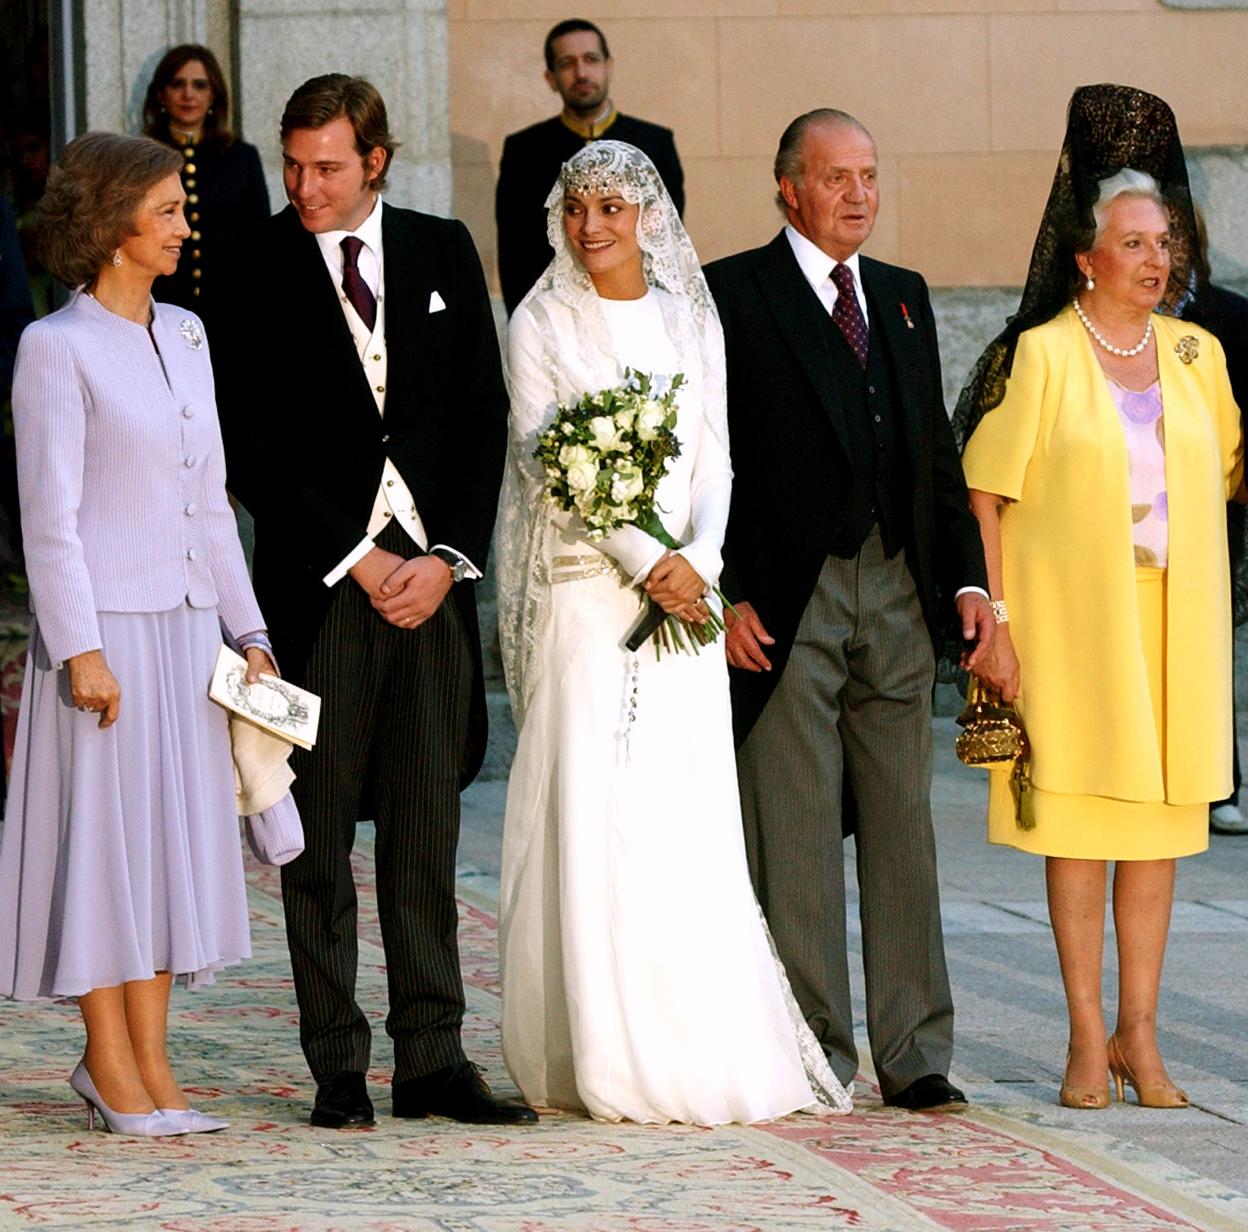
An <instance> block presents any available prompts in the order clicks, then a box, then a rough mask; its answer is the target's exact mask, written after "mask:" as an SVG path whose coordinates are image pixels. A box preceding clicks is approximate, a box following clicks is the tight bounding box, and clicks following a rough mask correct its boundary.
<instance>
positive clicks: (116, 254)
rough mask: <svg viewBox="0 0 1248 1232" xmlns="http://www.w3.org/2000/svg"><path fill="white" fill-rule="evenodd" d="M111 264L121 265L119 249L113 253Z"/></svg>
mask: <svg viewBox="0 0 1248 1232" xmlns="http://www.w3.org/2000/svg"><path fill="white" fill-rule="evenodd" d="M113 264H114V265H120V264H121V249H120V248H118V249H117V251H116V252H114V253H113Z"/></svg>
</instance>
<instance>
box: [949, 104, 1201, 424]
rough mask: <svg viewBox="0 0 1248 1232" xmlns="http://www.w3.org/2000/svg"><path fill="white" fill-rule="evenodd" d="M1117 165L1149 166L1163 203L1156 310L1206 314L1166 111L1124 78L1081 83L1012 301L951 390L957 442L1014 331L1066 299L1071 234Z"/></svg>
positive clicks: (994, 383) (1000, 381)
mask: <svg viewBox="0 0 1248 1232" xmlns="http://www.w3.org/2000/svg"><path fill="white" fill-rule="evenodd" d="M1124 167H1131V168H1133V169H1134V170H1136V171H1143V172H1146V173H1147V174H1148V175H1151V176H1152V177H1153V179H1155V180H1156V181H1157V183H1158V184H1159V185H1160V187H1161V192H1162V196H1163V198H1164V199H1165V201H1166V203H1167V205H1168V206H1169V211H1170V259H1171V265H1170V281H1169V283H1168V284H1167V286H1166V292H1165V295H1164V296H1163V297H1162V301H1161V304H1160V305H1159V306H1158V309H1157V311H1158V312H1162V313H1166V314H1167V315H1169V316H1176V317H1184V318H1187V319H1190V320H1194V321H1196V322H1201V321H1203V320H1205V319H1206V313H1207V311H1208V309H1207V307H1206V301H1207V298H1208V283H1207V282H1204V281H1203V280H1201V278H1200V277H1199V273H1198V264H1197V260H1196V257H1197V252H1198V246H1197V241H1196V216H1195V213H1194V211H1193V209H1192V195H1191V190H1190V188H1189V187H1188V181H1187V163H1186V161H1185V160H1184V157H1183V145H1182V143H1181V142H1180V140H1179V126H1178V124H1177V122H1176V121H1175V118H1174V112H1173V111H1171V110H1170V107H1169V106H1168V105H1167V104H1166V103H1165V102H1164V101H1163V100H1162V99H1160V98H1158V97H1157V96H1156V95H1155V94H1148V93H1146V92H1145V91H1143V90H1137V89H1134V88H1133V87H1131V86H1116V85H1094V86H1080V87H1079V88H1078V89H1077V90H1076V91H1075V92H1074V94H1073V95H1071V99H1070V106H1069V108H1068V109H1067V113H1066V136H1065V138H1064V140H1063V142H1062V152H1061V155H1060V157H1059V158H1058V162H1057V170H1056V172H1054V175H1053V187H1052V188H1051V189H1050V190H1049V200H1048V204H1047V205H1046V206H1045V208H1044V216H1043V218H1041V220H1040V229H1039V231H1038V232H1037V233H1036V242H1035V245H1034V246H1033V247H1032V250H1031V264H1030V266H1029V267H1028V270H1027V283H1026V285H1025V286H1024V287H1023V296H1022V299H1021V300H1020V301H1019V305H1018V311H1017V312H1016V313H1015V314H1014V315H1013V316H1012V317H1010V319H1009V320H1008V321H1007V322H1006V325H1005V328H1004V329H1003V330H1002V331H1001V332H1000V333H999V334H998V335H997V336H996V337H995V338H994V339H993V340H992V341H991V342H990V343H989V344H988V346H987V348H986V349H985V350H984V353H983V354H982V355H981V356H980V357H979V360H978V361H977V362H976V364H975V367H974V368H972V369H971V374H970V376H969V377H968V378H967V381H966V385H965V386H964V387H963V389H962V393H961V394H960V395H959V397H958V405H957V407H956V409H955V410H954V413H953V429H954V434H955V435H956V436H957V438H958V441H959V443H960V444H962V445H964V446H965V444H966V442H967V441H968V440H969V439H970V436H971V433H972V432H974V431H975V428H976V425H977V424H978V423H979V421H980V420H981V419H982V418H983V417H984V416H985V415H987V414H988V413H989V412H991V411H992V410H993V409H995V408H996V407H998V406H1000V404H1001V400H1002V399H1003V398H1004V397H1005V383H1006V381H1007V380H1008V379H1009V376H1010V369H1011V368H1012V367H1013V364H1014V349H1015V347H1016V345H1017V343H1018V336H1019V334H1021V333H1022V332H1023V331H1024V330H1027V329H1032V328H1033V327H1034V326H1037V325H1043V324H1044V322H1045V321H1048V320H1050V319H1052V318H1053V317H1055V316H1056V315H1057V314H1058V313H1059V312H1061V310H1062V309H1063V308H1065V307H1066V305H1067V304H1069V303H1070V300H1071V296H1072V294H1073V287H1074V280H1075V277H1076V267H1075V249H1076V244H1077V242H1078V240H1079V238H1080V237H1081V236H1090V235H1091V233H1092V230H1093V227H1094V224H1093V220H1092V206H1093V204H1094V203H1095V200H1096V195H1097V190H1098V185H1099V184H1100V182H1101V180H1103V179H1105V178H1106V177H1108V176H1111V175H1113V174H1115V173H1116V172H1118V171H1121V170H1122V169H1123V168H1124Z"/></svg>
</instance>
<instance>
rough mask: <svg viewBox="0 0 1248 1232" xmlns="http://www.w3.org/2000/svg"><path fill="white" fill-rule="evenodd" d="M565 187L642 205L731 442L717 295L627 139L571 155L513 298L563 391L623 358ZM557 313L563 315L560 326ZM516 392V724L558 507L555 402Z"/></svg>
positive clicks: (655, 261) (651, 257) (715, 420)
mask: <svg viewBox="0 0 1248 1232" xmlns="http://www.w3.org/2000/svg"><path fill="white" fill-rule="evenodd" d="M565 192H575V193H577V194H581V195H591V194H599V193H618V194H619V195H620V196H621V197H623V198H624V200H625V201H627V202H629V203H630V204H632V205H637V206H640V207H641V212H640V214H639V215H638V218H637V240H638V244H639V246H640V248H641V251H642V257H643V262H644V270H645V277H646V283H647V284H648V285H649V286H650V287H655V288H658V289H659V290H661V291H664V292H666V295H665V296H663V297H662V299H661V301H660V303H661V306H662V310H663V316H664V324H665V325H666V328H667V333H668V336H669V337H670V338H671V340H672V342H673V344H674V346H675V348H676V353H677V354H678V355H679V356H680V357H681V362H682V364H683V370H684V374H685V378H686V381H687V383H688V388H689V390H690V391H691V392H692V393H693V394H694V395H695V396H697V398H698V399H699V400H700V402H701V404H702V407H703V411H704V414H705V416H706V421H707V424H708V425H709V427H710V429H711V431H712V432H714V434H715V436H716V437H717V438H718V439H719V442H720V443H721V444H722V445H723V447H724V449H725V451H726V450H727V448H728V411H727V404H726V401H725V364H724V340H723V330H722V329H721V327H720V324H719V314H718V313H717V312H716V309H715V301H714V300H713V299H712V298H711V293H710V290H709V288H708V287H707V285H706V279H705V278H704V277H703V275H702V269H701V266H700V265H699V264H698V257H697V253H696V252H694V249H693V243H692V241H691V240H690V239H689V234H688V232H687V231H686V230H685V228H684V224H683V223H682V222H681V221H680V215H679V214H678V213H677V212H676V207H675V206H674V205H673V204H672V199H671V197H669V196H668V194H667V189H666V188H664V186H663V181H662V179H660V177H659V173H658V172H657V171H656V170H655V167H654V164H653V163H652V162H651V161H650V159H649V158H648V157H647V156H646V155H645V154H644V153H642V151H641V150H639V149H637V147H636V146H632V145H629V144H627V143H626V142H623V141H594V142H591V143H590V144H589V145H587V146H585V147H584V149H582V150H579V151H578V152H577V153H576V154H575V155H573V157H572V158H570V159H568V161H567V162H566V163H564V165H563V168H562V170H561V171H560V174H559V178H558V179H557V180H556V181H555V184H554V186H553V187H552V188H551V190H550V195H549V196H548V197H547V199H546V209H547V220H546V234H547V238H548V239H549V240H550V246H551V247H552V248H553V249H554V250H555V256H554V260H552V261H551V263H550V264H549V265H548V266H547V267H546V272H545V273H544V274H543V275H542V276H541V278H539V279H538V280H537V282H536V284H535V285H534V286H533V288H532V290H530V291H529V293H528V295H526V296H525V297H524V299H523V300H522V301H521V303H520V305H519V306H518V307H517V308H516V313H515V315H516V316H517V317H518V316H520V315H521V314H524V313H527V314H528V315H529V317H530V318H531V319H532V321H533V323H534V325H535V326H536V328H537V331H538V334H539V336H540V337H541V339H542V350H543V359H544V361H545V362H546V364H547V365H548V366H549V369H550V374H551V380H552V384H553V386H554V389H555V398H556V400H558V401H563V402H571V401H575V400H576V399H578V398H580V396H581V395H582V394H585V393H596V392H597V391H598V390H599V389H602V388H604V382H603V380H602V373H603V372H604V370H611V369H612V368H614V370H615V373H616V375H615V377H614V382H618V381H621V380H622V379H623V376H624V367H625V365H624V364H622V363H620V361H619V359H618V358H617V356H616V355H615V347H614V343H613V342H612V338H611V332H610V329H609V328H608V326H607V321H606V317H605V315H604V314H603V312H602V309H601V307H600V306H599V300H598V293H597V292H596V291H595V290H594V284H593V282H591V281H590V277H589V275H588V274H587V273H586V271H585V267H584V266H583V265H581V263H580V262H579V261H578V260H577V259H576V257H575V256H574V255H573V252H572V250H571V248H570V247H569V245H568V242H567V239H566V237H565V235H564V232H563V201H564V194H565ZM513 320H514V317H513ZM568 321H572V322H574V324H575V338H576V351H575V353H574V354H573V353H569V350H568V348H567V345H566V337H567V328H566V322H568ZM556 322H564V323H565V325H564V328H563V330H562V331H560V330H559V329H558V328H557V326H556ZM561 339H562V342H561ZM511 395H512V401H511V419H510V437H509V442H508V459H507V469H506V473H505V476H504V479H503V491H502V497H501V499H500V504H499V518H498V532H497V547H498V555H497V570H498V631H499V642H500V646H501V649H502V656H503V669H504V672H505V673H506V677H507V689H508V692H509V693H510V696H511V707H512V713H513V714H514V716H515V719H516V726H517V727H519V726H520V725H521V724H522V723H523V721H524V714H525V711H526V709H527V707H528V703H529V701H530V700H531V698H532V696H533V690H534V687H535V685H536V682H537V675H538V672H539V671H540V669H541V666H542V662H541V659H542V656H541V653H540V647H541V646H542V643H543V640H544V638H545V634H546V631H547V625H548V619H549V611H550V580H549V579H550V574H549V567H550V561H549V560H548V559H547V558H546V557H547V543H548V542H549V536H548V534H547V529H548V527H549V525H550V522H551V518H552V517H553V515H554V512H555V510H554V507H553V506H552V505H550V504H549V503H548V502H547V501H545V500H544V499H543V498H542V480H543V475H542V471H541V468H540V466H539V465H538V464H537V462H536V461H535V459H534V458H533V450H534V447H535V445H536V442H537V435H538V433H539V432H541V431H542V430H543V429H544V428H546V427H547V426H548V425H549V424H550V422H551V420H552V419H553V418H554V414H555V409H556V402H555V401H549V402H547V403H545V404H544V405H532V404H531V403H529V402H528V401H526V400H525V399H524V398H523V397H522V396H520V395H519V392H518V390H517V389H516V387H515V385H514V384H512V385H511Z"/></svg>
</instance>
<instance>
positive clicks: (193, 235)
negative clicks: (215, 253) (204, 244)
mask: <svg viewBox="0 0 1248 1232" xmlns="http://www.w3.org/2000/svg"><path fill="white" fill-rule="evenodd" d="M203 238H204V237H203V235H202V234H201V233H200V232H199V231H192V232H191V239H193V240H194V241H195V242H196V243H197V244H198V243H199V241H200V240H202V239H203Z"/></svg>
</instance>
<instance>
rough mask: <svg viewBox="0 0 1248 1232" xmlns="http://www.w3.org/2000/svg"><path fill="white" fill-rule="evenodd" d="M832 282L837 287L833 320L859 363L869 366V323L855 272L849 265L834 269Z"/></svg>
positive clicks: (838, 266)
mask: <svg viewBox="0 0 1248 1232" xmlns="http://www.w3.org/2000/svg"><path fill="white" fill-rule="evenodd" d="M832 282H833V284H834V285H835V286H836V304H835V305H834V306H833V308H832V320H833V321H835V322H836V324H837V328H838V329H840V331H841V333H843V334H844V335H845V341H846V342H848V343H849V345H850V346H851V347H852V348H853V352H854V354H855V355H857V356H858V363H859V364H860V365H861V366H862V367H864V368H865V367H866V366H867V343H868V336H867V322H866V320H865V319H864V318H863V315H862V308H861V307H860V305H859V303H858V292H857V291H855V290H854V271H853V270H852V269H850V268H849V266H848V265H840V264H837V265H834V266H833V267H832Z"/></svg>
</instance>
